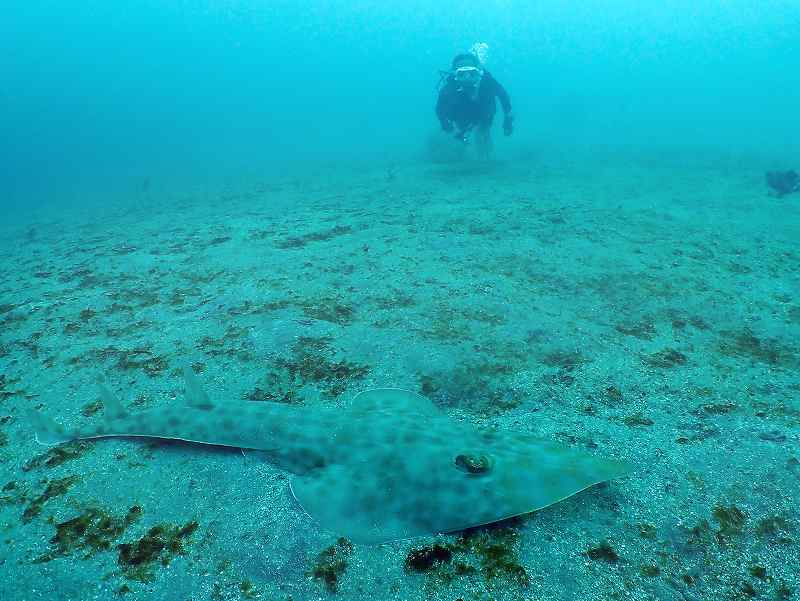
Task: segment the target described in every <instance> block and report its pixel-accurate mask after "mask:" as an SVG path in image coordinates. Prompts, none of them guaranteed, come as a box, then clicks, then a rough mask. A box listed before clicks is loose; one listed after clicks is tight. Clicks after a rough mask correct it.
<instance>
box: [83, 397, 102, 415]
mask: <svg viewBox="0 0 800 601" xmlns="http://www.w3.org/2000/svg"><path fill="white" fill-rule="evenodd" d="M102 410H103V401H94V402H93V403H87V404H86V405H84V406H83V407H81V415H83V416H84V417H91V416H93V415H94V414H95V413H98V412H99V411H102Z"/></svg>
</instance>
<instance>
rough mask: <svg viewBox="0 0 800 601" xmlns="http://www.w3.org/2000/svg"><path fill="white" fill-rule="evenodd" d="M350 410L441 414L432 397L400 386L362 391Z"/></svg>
mask: <svg viewBox="0 0 800 601" xmlns="http://www.w3.org/2000/svg"><path fill="white" fill-rule="evenodd" d="M350 410H351V411H352V412H353V413H354V414H356V415H357V414H359V413H371V412H374V411H393V412H394V413H395V415H397V414H402V413H408V412H413V413H421V414H425V415H438V414H439V410H438V409H437V408H436V406H435V405H434V404H433V403H432V402H431V400H430V399H427V398H425V397H424V396H421V395H419V394H417V393H415V392H411V391H410V390H402V389H400V388H373V389H372V390H365V391H364V392H360V393H358V394H357V395H356V396H355V397H353V401H352V404H351V407H350Z"/></svg>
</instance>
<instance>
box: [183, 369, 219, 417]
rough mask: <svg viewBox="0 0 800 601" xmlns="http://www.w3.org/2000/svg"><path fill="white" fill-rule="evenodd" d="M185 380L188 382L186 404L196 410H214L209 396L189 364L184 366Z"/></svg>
mask: <svg viewBox="0 0 800 601" xmlns="http://www.w3.org/2000/svg"><path fill="white" fill-rule="evenodd" d="M183 379H184V381H185V382H186V402H188V403H189V405H191V406H192V407H194V408H195V409H202V410H203V411H209V410H210V409H213V408H214V404H213V403H212V402H211V399H210V398H208V394H207V393H206V391H205V390H203V386H202V385H201V384H200V380H198V379H197V376H195V375H194V372H193V371H192V368H191V367H190V366H189V365H188V364H187V363H184V364H183Z"/></svg>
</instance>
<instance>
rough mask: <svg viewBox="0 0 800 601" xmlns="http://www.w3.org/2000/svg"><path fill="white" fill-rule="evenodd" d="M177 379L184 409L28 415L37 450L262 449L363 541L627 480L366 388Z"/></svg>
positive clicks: (316, 504) (448, 527)
mask: <svg viewBox="0 0 800 601" xmlns="http://www.w3.org/2000/svg"><path fill="white" fill-rule="evenodd" d="M184 373H185V377H186V383H187V386H186V387H187V397H188V401H189V402H188V404H183V403H180V404H177V405H176V406H172V407H164V408H159V409H153V410H149V411H142V412H139V413H128V412H126V411H125V409H123V407H122V405H121V404H120V403H119V401H118V400H116V399H115V398H114V397H113V395H112V394H111V393H110V392H109V391H108V390H107V389H105V388H104V387H102V386H101V392H102V395H103V399H104V402H105V406H106V412H105V415H104V420H103V421H102V423H100V424H97V425H96V426H94V427H92V428H90V429H86V430H78V431H75V432H69V431H67V430H65V429H64V428H63V427H62V426H60V425H59V424H56V423H55V422H54V421H52V420H50V419H48V418H47V417H45V416H44V415H42V414H40V413H37V412H31V420H32V422H33V423H34V425H35V427H36V429H37V434H36V437H37V440H38V441H39V442H42V443H44V444H56V443H58V442H64V441H67V440H74V439H90V438H105V437H113V436H125V437H130V436H134V437H139V436H141V437H149V438H161V439H173V440H183V441H187V442H192V443H199V444H213V445H222V446H230V447H238V448H241V449H254V450H257V451H264V452H266V453H267V454H268V456H269V457H270V458H271V459H272V460H274V461H277V462H278V463H279V464H281V465H282V466H284V467H286V468H287V469H289V470H290V471H292V472H294V474H295V476H294V478H293V479H292V481H291V490H292V493H293V495H294V497H295V498H296V499H297V501H298V502H299V503H300V505H301V506H302V507H303V509H304V510H305V511H306V512H307V513H308V514H310V515H311V516H312V517H313V518H315V519H316V520H317V521H318V522H319V523H320V525H321V526H323V527H324V528H326V529H329V530H331V531H333V532H335V533H337V534H341V535H344V536H347V537H348V538H350V539H351V540H353V541H355V542H361V543H381V542H386V541H390V540H396V539H406V538H412V537H416V536H421V535H432V534H438V533H445V532H453V531H457V530H462V529H465V528H469V527H473V526H480V525H483V524H489V523H492V522H496V521H499V520H503V519H506V518H510V517H513V516H517V515H521V514H524V513H529V512H532V511H536V510H537V509H541V508H543V507H547V506H548V505H552V504H553V503H557V502H558V501H561V500H562V499H565V498H567V497H569V496H572V495H574V494H575V493H577V492H580V491H581V490H583V489H585V488H588V487H589V486H592V485H593V484H597V483H599V482H603V481H605V480H609V479H611V478H616V477H618V476H622V475H624V474H625V473H627V472H628V471H629V466H627V465H626V464H624V463H622V462H620V461H615V460H610V459H602V458H598V457H594V456H591V455H588V454H585V453H581V452H578V451H575V450H573V449H570V448H567V447H564V446H561V445H559V444H556V443H553V442H550V441H546V440H542V439H538V438H536V437H534V436H532V435H530V434H526V433H518V432H510V431H502V430H486V431H481V430H478V429H476V428H474V427H473V426H472V425H471V424H467V423H464V422H460V421H456V420H453V419H451V418H450V417H448V416H446V415H445V414H443V413H442V412H440V411H439V410H438V409H437V408H436V407H435V406H434V405H433V403H432V402H431V401H430V400H428V399H426V398H425V397H422V396H419V395H418V394H415V393H413V392H408V391H405V390H397V389H375V390H369V391H366V392H362V393H361V394H359V395H357V396H356V397H355V398H354V399H353V401H352V404H351V406H350V407H349V408H347V409H341V408H321V409H314V410H313V411H312V410H309V409H303V408H296V407H289V406H286V405H281V404H277V403H268V402H252V401H250V402H229V403H214V402H212V401H211V400H210V399H209V397H208V396H207V395H206V393H205V392H204V391H203V390H202V388H201V387H200V385H199V383H198V381H197V379H196V378H195V376H194V374H193V373H192V372H191V370H188V369H185V370H184Z"/></svg>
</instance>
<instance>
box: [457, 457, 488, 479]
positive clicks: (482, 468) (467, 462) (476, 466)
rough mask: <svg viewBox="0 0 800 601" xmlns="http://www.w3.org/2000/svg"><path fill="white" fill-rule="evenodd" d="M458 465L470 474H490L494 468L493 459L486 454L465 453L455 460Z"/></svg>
mask: <svg viewBox="0 0 800 601" xmlns="http://www.w3.org/2000/svg"><path fill="white" fill-rule="evenodd" d="M455 464H456V467H457V468H458V469H460V470H461V471H462V472H466V473H468V474H475V475H480V474H488V473H489V472H490V471H491V469H492V461H491V459H489V457H487V456H486V455H474V454H472V453H464V454H462V455H458V456H457V457H456V460H455Z"/></svg>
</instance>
